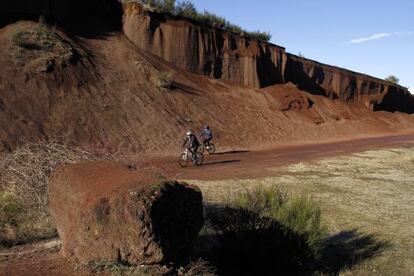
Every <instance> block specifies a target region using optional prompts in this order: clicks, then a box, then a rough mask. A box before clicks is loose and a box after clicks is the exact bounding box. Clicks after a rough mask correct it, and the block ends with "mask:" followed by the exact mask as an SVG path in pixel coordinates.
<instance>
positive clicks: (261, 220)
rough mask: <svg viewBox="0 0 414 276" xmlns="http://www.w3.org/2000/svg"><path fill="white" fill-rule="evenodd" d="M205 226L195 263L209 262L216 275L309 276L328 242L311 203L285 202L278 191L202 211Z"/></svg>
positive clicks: (262, 190) (242, 197) (305, 200)
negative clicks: (198, 259)
mask: <svg viewBox="0 0 414 276" xmlns="http://www.w3.org/2000/svg"><path fill="white" fill-rule="evenodd" d="M205 223H206V224H205V228H204V229H203V231H202V233H203V234H202V235H200V238H199V240H198V243H197V244H196V257H201V258H203V259H205V260H208V261H210V262H211V263H212V264H213V265H214V266H216V267H217V269H218V271H219V274H221V273H222V274H230V275H233V274H234V275H237V274H240V273H244V274H247V275H248V274H258V275H261V274H266V275H268V274H269V273H273V274H274V273H276V272H286V271H289V273H298V274H301V273H307V272H309V271H310V270H312V269H313V267H315V265H316V264H318V262H319V258H320V256H321V252H322V249H323V244H324V241H325V239H326V237H327V232H326V228H325V227H324V226H323V225H322V223H321V213H320V208H319V206H318V205H317V204H316V203H315V202H314V201H312V200H311V199H309V198H307V197H305V196H300V197H291V198H288V196H287V194H286V193H285V192H284V191H282V190H280V189H278V188H276V187H273V188H256V189H254V190H252V191H247V192H246V193H243V194H241V195H239V196H237V197H236V198H235V199H234V200H231V201H230V202H228V203H227V204H226V205H224V206H208V207H206V211H205ZM240 264H243V266H240Z"/></svg>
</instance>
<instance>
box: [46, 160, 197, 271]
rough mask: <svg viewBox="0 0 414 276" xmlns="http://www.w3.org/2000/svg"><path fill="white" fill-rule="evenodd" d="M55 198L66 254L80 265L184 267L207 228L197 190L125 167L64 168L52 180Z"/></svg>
mask: <svg viewBox="0 0 414 276" xmlns="http://www.w3.org/2000/svg"><path fill="white" fill-rule="evenodd" d="M49 199H50V213H51V215H52V218H53V220H54V222H55V224H56V227H57V229H58V233H59V236H60V238H61V239H62V242H63V246H62V250H61V252H62V253H63V255H64V256H66V257H68V258H73V259H76V260H78V261H80V262H89V261H93V260H106V261H118V262H123V263H129V264H134V265H139V264H159V263H165V262H171V261H172V262H178V261H181V260H183V259H185V258H186V256H188V254H189V251H190V250H191V247H192V242H193V240H194V239H195V238H196V236H197V234H198V232H199V231H200V229H201V227H202V225H203V209H202V196H201V192H200V190H199V189H198V188H197V187H196V186H190V185H187V184H185V183H178V182H175V181H163V180H160V177H159V176H158V177H157V175H155V174H153V173H151V172H150V171H145V170H143V171H137V170H134V169H131V168H128V167H127V166H125V165H122V164H119V163H112V162H84V163H78V164H74V165H67V166H63V167H60V168H59V169H57V170H56V171H55V173H54V174H53V175H52V177H51V178H50V181H49Z"/></svg>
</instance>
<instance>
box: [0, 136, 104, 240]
mask: <svg viewBox="0 0 414 276" xmlns="http://www.w3.org/2000/svg"><path fill="white" fill-rule="evenodd" d="M96 159H98V157H97V156H95V155H93V154H90V153H88V152H85V151H83V150H80V149H75V148H71V147H68V146H64V145H60V144H54V143H50V144H46V143H37V144H33V143H28V144H25V145H24V146H22V147H20V148H18V149H16V150H15V151H14V152H12V153H4V154H2V155H0V188H1V189H2V192H1V194H0V195H1V196H0V201H1V202H0V209H1V210H0V216H1V217H0V220H1V225H0V227H7V229H8V232H7V235H3V236H0V245H6V246H10V245H14V244H18V243H22V242H25V241H30V240H33V239H39V238H43V237H48V236H51V235H54V234H55V227H54V225H53V224H52V222H51V220H50V216H49V210H48V178H49V176H50V175H51V173H52V172H53V171H54V170H55V169H56V167H58V166H59V165H63V164H70V163H75V162H77V161H80V160H96Z"/></svg>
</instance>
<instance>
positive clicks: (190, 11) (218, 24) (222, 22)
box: [139, 0, 272, 41]
mask: <svg viewBox="0 0 414 276" xmlns="http://www.w3.org/2000/svg"><path fill="white" fill-rule="evenodd" d="M139 2H140V3H141V4H142V5H143V7H144V9H146V10H148V11H151V12H158V13H167V14H169V15H171V16H174V17H181V18H187V19H191V20H194V21H197V22H200V23H202V24H205V25H210V26H212V27H215V28H220V29H223V30H227V31H231V32H234V33H237V34H239V35H243V36H246V37H248V38H251V39H255V40H261V41H270V39H271V38H272V35H271V34H270V33H268V32H261V31H253V32H249V31H246V30H244V29H242V28H241V27H240V26H238V25H235V24H232V23H230V22H228V21H227V20H226V19H225V18H224V17H221V16H218V15H216V14H214V13H211V12H208V11H204V12H199V11H198V10H197V8H196V7H195V6H194V4H193V3H192V2H190V1H182V2H178V3H176V1H175V0H140V1H139Z"/></svg>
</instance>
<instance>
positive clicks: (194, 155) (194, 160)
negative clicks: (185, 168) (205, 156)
mask: <svg viewBox="0 0 414 276" xmlns="http://www.w3.org/2000/svg"><path fill="white" fill-rule="evenodd" d="M189 151H190V152H191V161H193V163H195V162H196V160H197V156H196V152H197V148H190V149H189Z"/></svg>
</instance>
